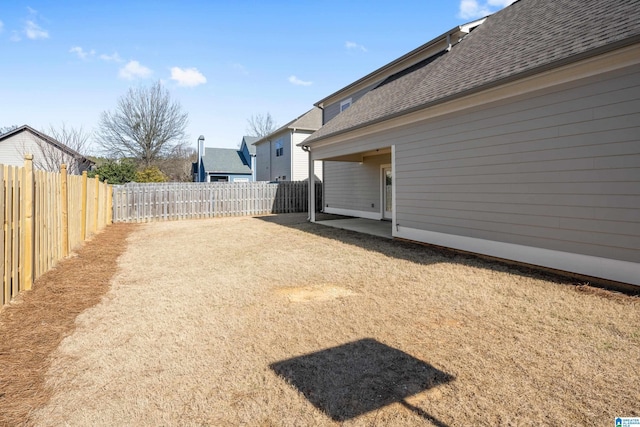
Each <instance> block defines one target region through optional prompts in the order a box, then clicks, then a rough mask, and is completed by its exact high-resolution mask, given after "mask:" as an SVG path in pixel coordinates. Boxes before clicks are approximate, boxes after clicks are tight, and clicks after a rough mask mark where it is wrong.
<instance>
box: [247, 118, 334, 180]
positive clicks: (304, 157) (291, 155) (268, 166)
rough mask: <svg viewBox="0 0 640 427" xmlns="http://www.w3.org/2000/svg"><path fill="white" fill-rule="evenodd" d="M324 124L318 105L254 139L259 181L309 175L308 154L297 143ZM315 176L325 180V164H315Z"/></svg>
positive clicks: (295, 178)
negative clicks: (323, 170) (267, 133)
mask: <svg viewBox="0 0 640 427" xmlns="http://www.w3.org/2000/svg"><path fill="white" fill-rule="evenodd" d="M321 125H322V110H320V109H319V108H317V107H314V108H313V109H311V110H309V111H307V112H306V113H304V114H303V115H302V116H300V117H298V118H296V119H294V120H292V121H290V122H289V123H287V124H286V125H284V126H282V127H281V128H279V129H278V130H276V131H274V132H273V133H271V134H269V135H267V136H265V137H263V138H260V139H258V140H257V141H255V142H254V145H255V147H256V180H257V181H303V180H305V179H307V177H308V176H309V156H308V154H307V153H306V152H305V151H304V149H303V148H302V147H300V146H299V145H298V144H300V143H301V142H303V141H304V140H305V139H306V138H307V137H308V136H309V135H311V134H312V133H313V132H315V131H316V130H318V129H319V128H320V126H321ZM314 172H315V177H316V179H318V180H321V179H322V164H321V163H320V162H317V163H316V164H314Z"/></svg>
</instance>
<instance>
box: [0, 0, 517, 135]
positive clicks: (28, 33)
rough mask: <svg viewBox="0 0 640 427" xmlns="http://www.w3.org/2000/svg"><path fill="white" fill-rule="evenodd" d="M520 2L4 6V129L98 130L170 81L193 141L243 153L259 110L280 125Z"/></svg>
mask: <svg viewBox="0 0 640 427" xmlns="http://www.w3.org/2000/svg"><path fill="white" fill-rule="evenodd" d="M509 3H511V1H509V0H439V1H426V0H423V1H403V0H399V1H398V0H396V1H382V0H380V1H378V0H368V1H360V0H355V1H347V0H345V1H333V0H325V1H322V2H319V1H297V2H294V1H242V0H240V1H231V0H227V1H195V0H183V1H162V0H157V1H132V0H130V1H118V0H111V1H104V2H102V1H99V2H91V1H86V0H82V1H72V0H71V1H66V0H59V1H51V0H49V1H28V2H23V1H20V0H0V53H1V57H2V60H1V61H0V126H10V125H22V124H28V125H30V126H33V127H35V128H38V129H44V128H47V127H49V125H53V126H55V127H59V126H60V125H61V124H62V123H63V122H64V123H66V124H67V125H71V126H73V127H80V126H82V127H83V129H85V130H86V131H93V130H96V129H97V125H98V121H99V118H100V113H101V112H102V111H105V110H113V109H114V108H115V106H116V102H117V99H118V98H119V97H121V96H122V95H124V94H125V93H126V92H127V90H128V89H129V88H130V87H132V86H138V85H146V86H148V85H150V84H151V83H153V82H154V81H157V80H161V81H162V82H163V84H164V85H165V87H166V88H167V89H168V90H169V91H170V93H171V96H172V98H173V99H175V100H177V101H178V102H180V104H181V105H182V107H183V109H184V110H185V111H186V112H187V113H188V114H189V126H188V128H187V132H188V133H189V142H190V143H191V145H192V146H193V147H195V145H196V140H197V138H198V136H199V135H201V134H202V135H204V136H205V139H206V143H205V145H206V146H211V147H236V146H238V144H239V142H240V141H241V139H242V135H244V134H245V132H246V127H247V119H248V118H249V117H250V116H251V115H252V114H258V113H262V114H264V113H267V112H269V113H270V114H271V115H272V116H273V117H274V119H275V120H276V122H277V123H278V124H279V125H283V124H285V123H287V122H288V121H290V120H292V119H294V118H295V117H297V116H299V115H301V114H303V113H304V112H305V111H307V110H308V109H310V108H311V107H312V106H313V103H314V102H317V101H319V100H320V99H322V98H324V97H325V96H327V95H330V94H331V93H333V92H335V91H336V90H338V89H340V88H342V87H344V86H346V85H348V84H349V83H351V82H353V81H355V80H357V79H359V78H360V77H363V76H364V75H366V74H368V73H370V72H372V71H374V70H375V69H377V68H379V67H381V66H383V65H385V64H386V63H388V62H390V61H392V60H394V59H396V58H398V57H399V56H401V55H403V54H405V53H407V52H409V51H410V50H412V49H414V48H416V47H418V46H420V45H421V44H423V43H425V42H427V41H429V40H431V39H432V38H434V37H435V36H438V35H440V34H442V33H443V32H445V31H447V30H449V29H451V28H453V27H454V26H456V25H459V24H462V23H464V22H467V21H470V20H473V19H475V18H477V17H480V16H484V15H486V14H488V13H491V12H495V11H497V10H499V9H500V8H502V7H504V6H505V5H506V4H509Z"/></svg>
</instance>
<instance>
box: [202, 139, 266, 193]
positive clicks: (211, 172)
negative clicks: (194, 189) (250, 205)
mask: <svg viewBox="0 0 640 427" xmlns="http://www.w3.org/2000/svg"><path fill="white" fill-rule="evenodd" d="M256 139H257V138H255V137H252V136H244V137H242V143H241V144H240V149H239V150H236V149H233V148H213V147H206V148H204V154H203V155H202V159H201V160H200V161H201V163H200V165H201V167H200V178H199V179H198V172H197V170H198V168H197V165H198V163H197V162H196V163H194V164H193V169H194V178H195V181H197V182H248V181H255V176H254V173H253V168H252V165H253V162H254V159H255V147H254V146H253V142H255V141H256Z"/></svg>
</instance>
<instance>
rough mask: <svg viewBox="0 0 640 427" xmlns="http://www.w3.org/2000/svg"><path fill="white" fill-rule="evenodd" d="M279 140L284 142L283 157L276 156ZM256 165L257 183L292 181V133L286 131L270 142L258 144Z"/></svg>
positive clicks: (275, 136)
mask: <svg viewBox="0 0 640 427" xmlns="http://www.w3.org/2000/svg"><path fill="white" fill-rule="evenodd" d="M278 140H281V141H282V147H283V155H282V156H276V142H277V141H278ZM256 164H257V170H256V180H257V181H291V131H290V130H289V129H286V130H285V131H283V132H280V133H278V134H277V135H274V136H273V138H271V139H270V140H267V141H265V142H262V143H260V144H258V145H257V146H256ZM283 177H285V178H283Z"/></svg>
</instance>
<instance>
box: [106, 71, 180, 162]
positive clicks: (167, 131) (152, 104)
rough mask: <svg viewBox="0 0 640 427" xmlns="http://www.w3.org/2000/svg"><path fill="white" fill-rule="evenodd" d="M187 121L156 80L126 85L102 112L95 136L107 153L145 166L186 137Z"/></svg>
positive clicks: (165, 155) (161, 156)
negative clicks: (115, 102)
mask: <svg viewBox="0 0 640 427" xmlns="http://www.w3.org/2000/svg"><path fill="white" fill-rule="evenodd" d="M187 123H188V116H187V113H184V112H183V111H182V107H181V106H180V104H179V103H178V102H175V101H172V100H171V97H170V96H169V92H168V91H167V90H166V89H163V87H162V85H161V84H160V82H157V83H154V84H153V85H152V86H150V87H143V86H141V87H138V88H131V89H129V91H128V92H127V93H126V95H124V96H122V97H121V98H120V99H119V100H118V105H117V107H116V109H115V111H105V112H103V113H102V115H101V117H100V123H99V130H98V137H97V140H98V143H99V144H100V145H101V146H102V149H103V151H104V152H105V154H106V155H107V156H109V157H114V158H124V157H127V158H133V159H136V161H137V162H139V163H140V164H141V165H142V166H143V167H149V166H151V165H152V164H154V162H156V161H158V160H160V159H163V158H165V157H167V156H168V155H170V154H171V153H172V151H173V150H174V148H175V147H176V146H177V145H179V144H181V143H183V142H184V141H185V140H186V133H185V130H186V127H187Z"/></svg>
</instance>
